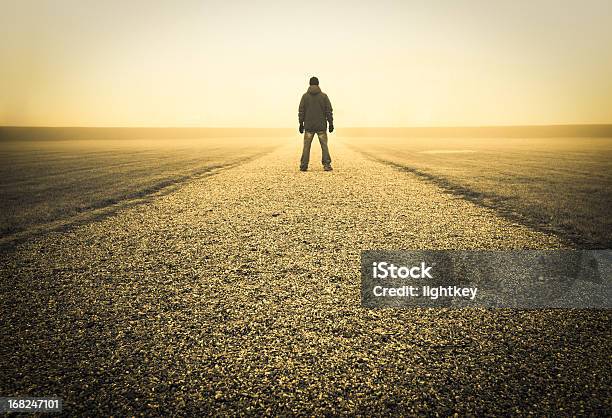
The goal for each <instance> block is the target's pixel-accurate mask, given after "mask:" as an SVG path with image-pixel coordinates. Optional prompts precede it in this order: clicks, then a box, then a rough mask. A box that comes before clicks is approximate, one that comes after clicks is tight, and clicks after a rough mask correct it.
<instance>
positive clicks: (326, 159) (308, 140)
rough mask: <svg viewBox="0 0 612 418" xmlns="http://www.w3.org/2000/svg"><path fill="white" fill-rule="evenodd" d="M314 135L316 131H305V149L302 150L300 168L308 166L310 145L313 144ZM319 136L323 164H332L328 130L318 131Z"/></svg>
mask: <svg viewBox="0 0 612 418" xmlns="http://www.w3.org/2000/svg"><path fill="white" fill-rule="evenodd" d="M314 135H315V133H314V132H308V131H306V132H304V149H303V150H302V159H301V161H300V168H308V163H309V162H310V146H311V145H312V140H313V138H314ZM317 136H318V137H319V143H320V144H321V153H322V158H321V162H322V163H323V165H330V164H331V156H330V155H329V148H328V147H327V132H325V131H319V132H317Z"/></svg>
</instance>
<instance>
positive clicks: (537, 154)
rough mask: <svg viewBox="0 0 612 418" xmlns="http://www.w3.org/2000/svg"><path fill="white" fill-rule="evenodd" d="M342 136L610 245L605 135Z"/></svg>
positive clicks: (540, 223) (608, 141) (547, 225)
mask: <svg viewBox="0 0 612 418" xmlns="http://www.w3.org/2000/svg"><path fill="white" fill-rule="evenodd" d="M344 141H345V142H346V143H347V144H348V145H350V146H352V147H353V148H354V149H357V150H359V151H361V152H363V153H365V154H366V155H368V156H370V157H372V158H374V159H376V160H378V161H382V162H387V163H389V164H391V165H392V166H395V167H396V168H398V169H401V170H405V171H410V172H412V173H414V174H416V175H418V176H419V177H420V178H422V179H424V180H427V181H430V182H433V183H435V184H437V185H438V186H441V187H442V188H444V189H446V190H447V191H449V192H451V193H453V194H455V195H458V196H460V197H463V198H466V199H468V200H471V201H472V202H475V203H477V204H480V205H482V206H486V207H489V208H493V209H495V210H496V211H498V212H499V213H500V214H502V215H504V216H506V217H509V218H511V219H513V220H515V221H519V222H521V223H524V224H528V225H530V226H532V227H535V228H538V229H543V230H545V231H548V232H554V233H555V234H558V235H561V236H563V237H565V238H566V239H567V240H568V241H569V242H572V243H574V244H575V245H577V246H580V247H585V248H611V247H612V233H611V232H610V231H612V211H611V210H610V208H611V207H612V138H397V137H396V138H394V137H364V138H359V137H351V138H344Z"/></svg>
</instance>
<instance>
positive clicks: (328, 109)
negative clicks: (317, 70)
mask: <svg viewBox="0 0 612 418" xmlns="http://www.w3.org/2000/svg"><path fill="white" fill-rule="evenodd" d="M325 117H326V118H327V122H328V123H329V132H333V131H334V109H333V108H332V105H331V101H330V100H329V96H327V95H325Z"/></svg>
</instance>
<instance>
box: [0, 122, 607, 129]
mask: <svg viewBox="0 0 612 418" xmlns="http://www.w3.org/2000/svg"><path fill="white" fill-rule="evenodd" d="M340 126H341V129H463V128H538V127H542V128H544V127H577V126H585V127H586V126H591V127H596V126H597V127H603V126H611V127H612V121H611V122H597V123H548V124H525V125H520V124H516V125H409V126H382V125H379V126H342V125H340ZM336 127H337V125H336ZM3 128H41V129H293V126H290V127H279V126H274V127H271V126H269V127H261V126H259V127H254V126H203V125H193V126H172V125H159V126H145V125H134V126H112V125H108V126H100V125H0V129H3Z"/></svg>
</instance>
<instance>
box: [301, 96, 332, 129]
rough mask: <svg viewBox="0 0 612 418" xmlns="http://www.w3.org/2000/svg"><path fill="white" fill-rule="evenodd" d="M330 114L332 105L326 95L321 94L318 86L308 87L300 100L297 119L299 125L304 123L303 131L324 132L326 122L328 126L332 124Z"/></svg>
mask: <svg viewBox="0 0 612 418" xmlns="http://www.w3.org/2000/svg"><path fill="white" fill-rule="evenodd" d="M332 112H333V109H332V105H331V102H330V101H329V97H327V94H325V93H323V92H322V91H321V89H320V88H319V86H310V87H308V91H306V93H304V94H303V95H302V100H300V107H299V108H298V119H299V120H300V125H301V124H302V123H304V129H305V130H306V131H308V132H321V131H326V130H327V122H329V124H330V125H333V124H334V116H333V113H332Z"/></svg>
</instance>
